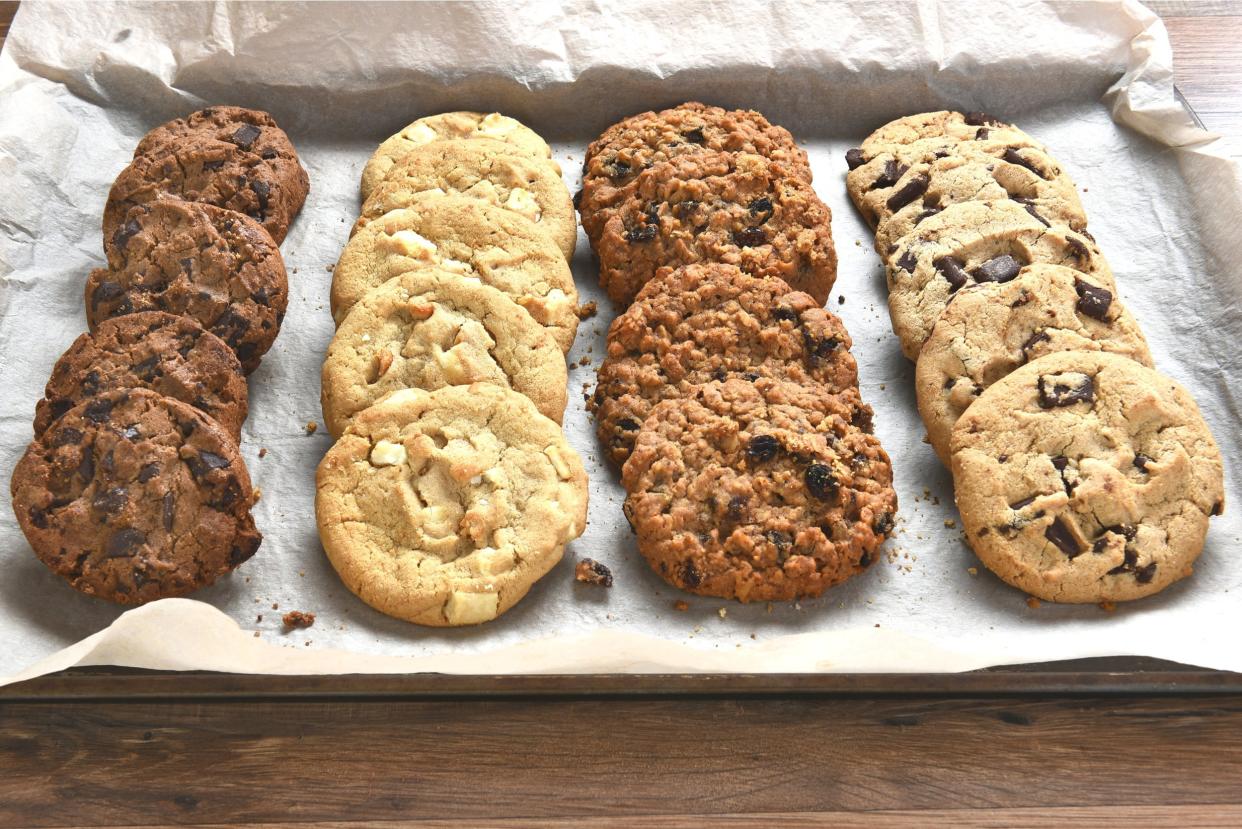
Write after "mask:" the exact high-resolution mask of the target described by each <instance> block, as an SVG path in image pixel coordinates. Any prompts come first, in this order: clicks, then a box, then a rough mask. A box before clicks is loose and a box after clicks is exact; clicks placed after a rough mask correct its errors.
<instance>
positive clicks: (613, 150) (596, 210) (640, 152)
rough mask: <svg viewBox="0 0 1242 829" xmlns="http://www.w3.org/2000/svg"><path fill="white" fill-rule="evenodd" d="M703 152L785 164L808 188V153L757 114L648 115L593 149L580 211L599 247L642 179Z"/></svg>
mask: <svg viewBox="0 0 1242 829" xmlns="http://www.w3.org/2000/svg"><path fill="white" fill-rule="evenodd" d="M702 152H732V153H754V154H756V155H761V156H764V157H765V158H770V159H772V160H774V161H782V162H785V163H786V164H787V165H788V166H789V168H790V172H791V174H792V175H795V176H798V177H799V178H802V179H803V180H805V181H806V182H807V183H808V184H809V183H810V181H811V167H810V164H809V163H808V161H807V157H806V152H805V151H804V150H803V149H802V148H801V147H799V146H798V145H797V144H796V143H794V139H793V136H792V135H790V134H789V131H788V130H787V129H785V128H784V127H778V126H773V125H772V124H771V123H769V122H768V119H766V118H764V117H763V116H762V115H760V114H759V113H758V112H755V111H754V110H740V109H734V110H726V109H721V108H720V107H714V106H707V105H706V104H700V103H697V102H693V101H692V102H690V103H686V104H682V105H681V106H678V107H673V108H672V109H665V110H662V111H660V112H642V113H639V114H638V115H632V116H630V117H629V118H626V119H625V120H623V121H620V122H618V123H616V124H613V125H612V126H611V127H609V128H608V129H606V130H604V132H603V134H602V135H600V137H599V138H597V139H596V140H595V141H593V142H591V144H590V146H588V147H587V153H586V159H585V161H584V162H583V164H582V194H581V196H580V197H579V202H578V209H579V211H581V214H582V227H583V228H584V229H585V230H586V233H587V236H588V237H589V238H590V239H591V245H592V247H594V246H595V243H596V241H597V240H598V239H599V236H600V234H601V233H602V232H603V229H604V225H605V224H606V223H607V221H608V218H609V216H610V215H611V211H612V209H613V208H614V207H615V206H616V205H618V204H620V203H621V202H623V201H625V199H626V198H627V197H628V196H629V194H630V193H631V192H632V190H633V183H634V181H635V179H637V178H638V175H639V173H641V172H642V171H643V170H646V169H647V168H648V167H651V166H652V165H653V164H658V163H659V162H662V161H668V160H669V159H671V158H674V157H676V156H679V155H688V154H693V153H702Z"/></svg>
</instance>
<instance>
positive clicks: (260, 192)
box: [250, 180, 272, 210]
mask: <svg viewBox="0 0 1242 829" xmlns="http://www.w3.org/2000/svg"><path fill="white" fill-rule="evenodd" d="M250 189H251V190H252V191H254V194H255V195H256V196H258V198H259V209H260V210H267V200H268V198H269V197H271V195H272V188H271V187H270V186H269V185H268V183H267V182H266V181H257V180H256V181H252V182H250Z"/></svg>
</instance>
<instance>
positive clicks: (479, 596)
mask: <svg viewBox="0 0 1242 829" xmlns="http://www.w3.org/2000/svg"><path fill="white" fill-rule="evenodd" d="M499 607H500V597H499V596H498V595H496V594H495V593H465V592H462V591H460V590H457V591H454V592H453V594H452V595H451V596H449V600H448V601H447V602H445V604H444V618H445V619H447V620H448V622H449V623H450V624H454V625H475V624H478V623H479V622H487V621H490V620H492V619H495V618H496V611H497V610H498V609H499Z"/></svg>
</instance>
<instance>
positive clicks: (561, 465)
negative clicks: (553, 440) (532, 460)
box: [543, 446, 572, 481]
mask: <svg viewBox="0 0 1242 829" xmlns="http://www.w3.org/2000/svg"><path fill="white" fill-rule="evenodd" d="M543 454H545V455H547V456H548V460H550V461H552V468H553V469H555V470H556V474H557V475H559V476H560V477H561V478H562V479H563V480H566V481H568V480H569V477H570V475H571V474H572V472H571V470H570V468H569V464H568V463H566V462H565V458H564V457H562V455H561V450H560V448H559V447H556V446H549V447H548V448H547V449H544V450H543Z"/></svg>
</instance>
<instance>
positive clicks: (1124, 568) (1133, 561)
mask: <svg viewBox="0 0 1242 829" xmlns="http://www.w3.org/2000/svg"><path fill="white" fill-rule="evenodd" d="M1137 564H1138V551H1137V550H1134V549H1131V548H1130V547H1126V549H1125V553H1124V554H1123V558H1122V561H1121V563H1120V564H1118V565H1117V566H1116V567H1114V568H1113V569H1111V570H1109V571H1108V575H1110V576H1119V575H1121V574H1122V573H1132V572H1134V568H1135V566H1136V565H1137Z"/></svg>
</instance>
